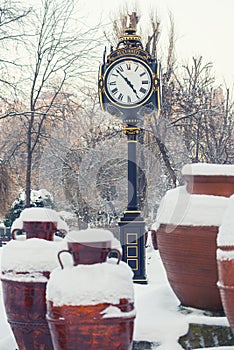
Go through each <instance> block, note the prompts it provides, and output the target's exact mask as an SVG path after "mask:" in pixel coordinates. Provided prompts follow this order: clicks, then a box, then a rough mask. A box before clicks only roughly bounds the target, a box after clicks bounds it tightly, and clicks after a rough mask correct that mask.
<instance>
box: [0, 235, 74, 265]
mask: <svg viewBox="0 0 234 350" xmlns="http://www.w3.org/2000/svg"><path fill="white" fill-rule="evenodd" d="M66 248H67V245H66V242H65V241H63V240H60V241H52V242H51V241H46V240H44V239H39V238H30V239H26V240H20V241H18V240H11V241H10V242H8V243H7V245H5V246H4V247H3V248H2V264H1V265H2V271H3V272H11V271H17V272H43V271H52V270H53V269H54V268H56V267H57V266H59V263H58V258H57V254H58V252H59V251H60V250H62V249H66Z"/></svg>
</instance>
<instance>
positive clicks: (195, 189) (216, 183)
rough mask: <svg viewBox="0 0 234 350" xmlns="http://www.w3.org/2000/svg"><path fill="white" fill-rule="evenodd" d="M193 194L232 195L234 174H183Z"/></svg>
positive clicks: (188, 188) (187, 187)
mask: <svg viewBox="0 0 234 350" xmlns="http://www.w3.org/2000/svg"><path fill="white" fill-rule="evenodd" d="M183 176H184V178H185V180H186V182H187V185H186V189H187V191H188V192H189V193H192V194H206V195H212V196H223V197H230V196H231V195H232V194H233V193H234V175H233V176H231V175H230V176H224V175H186V174H185V175H183Z"/></svg>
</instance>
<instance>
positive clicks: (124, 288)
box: [46, 258, 134, 306]
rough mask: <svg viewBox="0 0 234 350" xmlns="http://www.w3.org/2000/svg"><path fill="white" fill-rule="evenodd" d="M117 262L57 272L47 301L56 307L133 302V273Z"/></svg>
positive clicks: (53, 273) (52, 276)
mask: <svg viewBox="0 0 234 350" xmlns="http://www.w3.org/2000/svg"><path fill="white" fill-rule="evenodd" d="M116 261H117V260H116V259H114V258H112V259H109V261H107V262H105V263H99V264H93V265H78V266H75V267H71V266H68V267H66V268H64V269H63V270H61V269H60V268H58V269H55V270H54V271H52V273H51V275H50V279H49V282H48V284H47V295H46V297H47V300H50V301H53V303H54V305H55V306H61V305H96V304H99V303H104V302H107V303H112V304H118V303H119V300H120V299H121V298H126V299H128V300H129V301H131V302H132V301H133V300H134V291H133V284H132V276H133V273H132V270H131V269H130V267H129V266H128V265H127V264H125V263H124V262H122V261H121V262H120V263H119V264H117V263H116ZM61 281H62V283H61Z"/></svg>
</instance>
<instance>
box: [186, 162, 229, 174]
mask: <svg viewBox="0 0 234 350" xmlns="http://www.w3.org/2000/svg"><path fill="white" fill-rule="evenodd" d="M182 174H183V175H206V176H209V175H213V176H218V175H223V176H234V165H233V164H209V163H193V164H186V165H184V166H183V168H182Z"/></svg>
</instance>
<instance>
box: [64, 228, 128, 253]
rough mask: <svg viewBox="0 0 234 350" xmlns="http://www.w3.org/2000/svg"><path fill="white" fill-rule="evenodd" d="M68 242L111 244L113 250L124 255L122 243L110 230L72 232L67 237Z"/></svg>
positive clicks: (93, 229)
mask: <svg viewBox="0 0 234 350" xmlns="http://www.w3.org/2000/svg"><path fill="white" fill-rule="evenodd" d="M66 240H67V241H68V242H78V243H86V244H87V245H92V243H94V242H105V241H109V242H111V248H112V249H118V250H119V251H120V253H121V254H122V247H121V245H120V242H119V241H118V240H117V239H116V238H115V237H114V235H113V233H112V232H111V231H109V230H104V229H96V228H88V229H87V230H80V231H70V232H69V233H68V235H67V236H66Z"/></svg>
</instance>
